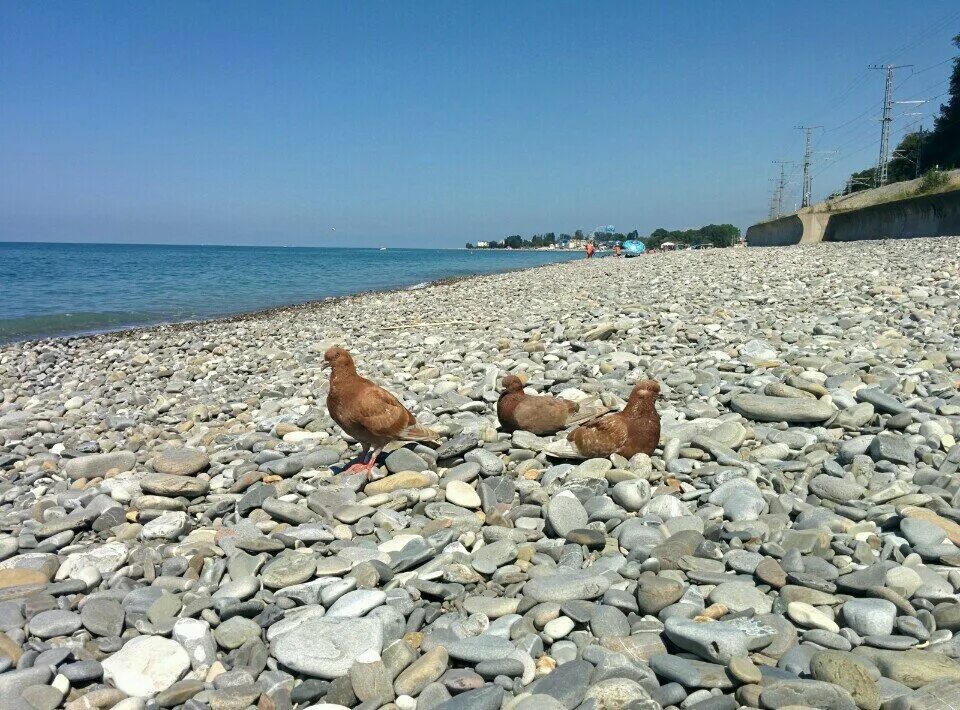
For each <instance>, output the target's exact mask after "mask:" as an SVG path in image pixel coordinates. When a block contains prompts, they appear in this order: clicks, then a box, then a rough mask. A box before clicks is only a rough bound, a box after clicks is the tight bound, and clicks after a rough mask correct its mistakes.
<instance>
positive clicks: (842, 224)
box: [747, 188, 960, 247]
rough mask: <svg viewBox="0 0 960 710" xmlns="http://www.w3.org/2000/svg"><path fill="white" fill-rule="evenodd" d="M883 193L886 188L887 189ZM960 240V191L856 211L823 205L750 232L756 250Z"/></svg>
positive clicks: (892, 201)
mask: <svg viewBox="0 0 960 710" xmlns="http://www.w3.org/2000/svg"><path fill="white" fill-rule="evenodd" d="M881 189H883V188H881ZM948 235H949V236H954V235H960V190H952V191H950V192H942V193H939V194H936V195H921V196H919V197H905V198H903V199H899V200H891V201H888V202H882V203H880V204H873V205H867V206H864V207H857V208H853V209H837V205H836V204H831V203H818V204H816V205H811V206H810V207H805V208H804V209H802V210H800V211H799V212H796V213H795V214H792V215H788V216H786V217H781V218H780V219H775V220H771V221H769V222H761V223H760V224H755V225H753V226H752V227H750V228H749V229H747V243H748V244H749V245H750V246H752V247H773V246H787V245H790V244H814V243H816V242H822V241H827V242H849V241H855V240H858V239H911V238H914V237H939V236H948Z"/></svg>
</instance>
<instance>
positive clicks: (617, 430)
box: [567, 380, 660, 459]
mask: <svg viewBox="0 0 960 710" xmlns="http://www.w3.org/2000/svg"><path fill="white" fill-rule="evenodd" d="M659 398H660V385H658V384H657V383H656V382H654V381H653V380H641V381H640V382H638V383H637V384H636V385H634V387H633V391H632V392H631V393H630V399H629V400H627V406H625V407H624V408H623V411H622V412H616V413H614V414H606V415H604V416H602V417H599V418H597V419H594V420H593V421H590V422H587V423H586V424H584V425H583V426H581V427H577V428H576V429H574V430H573V431H571V432H570V433H569V434H568V435H567V439H568V440H569V441H570V443H572V444H573V446H574V448H575V449H576V451H577V453H579V454H580V455H581V456H583V457H585V458H590V459H592V458H606V457H608V456H610V454H620V455H621V456H623V457H624V458H627V459H629V458H631V457H632V456H634V455H636V454H641V453H642V454H648V455H649V454H652V453H653V450H654V449H656V448H657V444H659V443H660V415H659V414H657V407H656V402H657V400H658V399H659Z"/></svg>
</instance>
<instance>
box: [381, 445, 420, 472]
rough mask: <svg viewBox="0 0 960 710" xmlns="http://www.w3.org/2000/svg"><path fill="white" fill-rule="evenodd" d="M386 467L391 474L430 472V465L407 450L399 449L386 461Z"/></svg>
mask: <svg viewBox="0 0 960 710" xmlns="http://www.w3.org/2000/svg"><path fill="white" fill-rule="evenodd" d="M384 465H385V466H386V467H387V470H388V471H390V473H400V472H401V471H429V470H430V464H428V463H427V462H426V461H424V459H423V458H422V457H421V456H419V455H417V454H416V453H414V452H413V451H411V450H410V449H407V448H402V449H397V450H396V451H393V452H391V453H390V455H389V456H387V458H386V459H385V460H384Z"/></svg>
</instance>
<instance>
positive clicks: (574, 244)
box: [567, 239, 588, 249]
mask: <svg viewBox="0 0 960 710" xmlns="http://www.w3.org/2000/svg"><path fill="white" fill-rule="evenodd" d="M587 241H588V240H586V239H571V240H570V241H569V242H567V249H586V247H587Z"/></svg>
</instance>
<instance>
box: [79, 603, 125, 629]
mask: <svg viewBox="0 0 960 710" xmlns="http://www.w3.org/2000/svg"><path fill="white" fill-rule="evenodd" d="M80 621H81V622H82V623H83V627H84V628H85V629H86V630H87V631H89V632H90V633H91V634H93V635H94V636H119V635H120V634H121V633H122V632H123V623H124V613H123V607H122V606H120V602H118V601H116V600H114V599H107V598H92V599H87V600H86V602H85V603H84V605H83V607H82V608H81V609H80Z"/></svg>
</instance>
